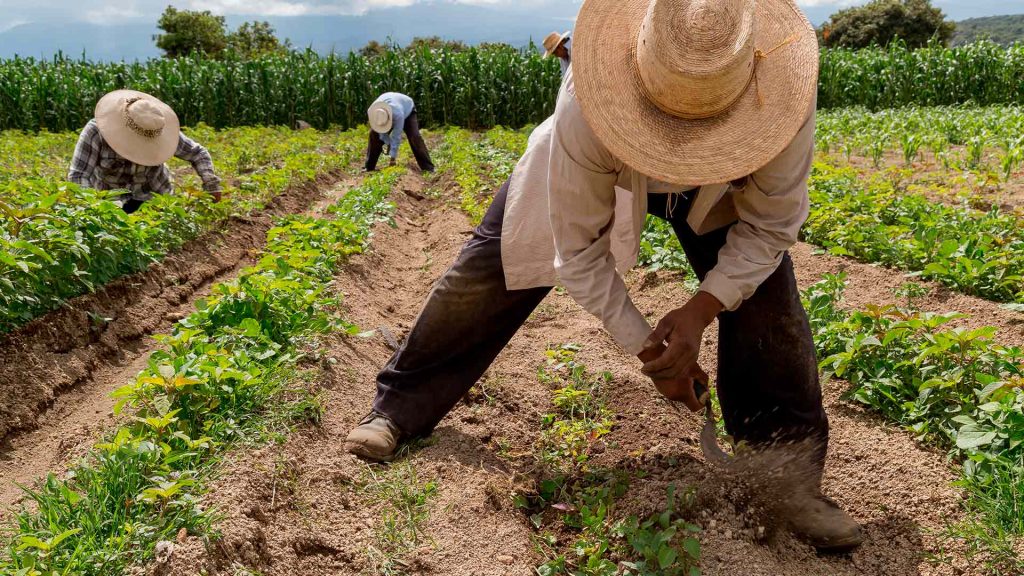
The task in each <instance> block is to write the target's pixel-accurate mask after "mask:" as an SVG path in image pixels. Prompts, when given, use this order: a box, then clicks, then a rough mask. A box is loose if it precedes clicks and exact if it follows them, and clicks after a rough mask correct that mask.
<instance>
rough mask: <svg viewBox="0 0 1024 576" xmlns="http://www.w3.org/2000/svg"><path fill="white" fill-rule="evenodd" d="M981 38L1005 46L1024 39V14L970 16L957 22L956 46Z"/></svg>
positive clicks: (954, 42) (954, 37)
mask: <svg viewBox="0 0 1024 576" xmlns="http://www.w3.org/2000/svg"><path fill="white" fill-rule="evenodd" d="M979 40H991V41H992V42H995V43H996V44H1001V45H1003V46H1009V45H1010V44H1013V43H1014V42H1021V41H1024V14H1014V15H1007V16H985V17H982V18H968V19H967V20H961V21H959V22H957V23H956V32H955V33H954V34H953V45H954V46H962V45H964V44H970V43H972V42H977V41H979Z"/></svg>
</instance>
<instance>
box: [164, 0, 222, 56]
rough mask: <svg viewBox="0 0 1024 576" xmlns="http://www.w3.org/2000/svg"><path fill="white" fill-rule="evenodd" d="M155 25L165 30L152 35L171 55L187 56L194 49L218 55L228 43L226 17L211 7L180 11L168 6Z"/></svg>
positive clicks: (202, 52) (165, 53)
mask: <svg viewBox="0 0 1024 576" xmlns="http://www.w3.org/2000/svg"><path fill="white" fill-rule="evenodd" d="M156 25H157V28H159V29H161V30H163V31H164V33H163V34H157V35H155V36H153V40H155V41H156V47H157V48H159V49H161V50H163V51H164V56H166V57H168V58H177V57H179V56H187V55H189V54H191V53H193V52H199V53H201V54H207V55H211V56H215V55H218V54H220V53H221V52H223V51H224V48H225V47H226V46H227V34H226V33H225V31H224V29H225V26H224V17H223V16H216V15H214V14H212V13H211V12H210V11H209V10H204V11H202V12H199V11H193V10H178V9H177V8H175V7H174V6H168V7H167V9H166V10H164V13H163V14H162V15H161V16H160V20H158V21H157V24H156Z"/></svg>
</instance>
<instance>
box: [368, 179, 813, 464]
mask: <svg viewBox="0 0 1024 576" xmlns="http://www.w3.org/2000/svg"><path fill="white" fill-rule="evenodd" d="M507 192H508V183H506V184H505V185H504V186H502V188H501V190H499V192H498V193H497V195H496V196H495V197H494V202H493V203H492V204H491V207H490V208H489V209H488V210H487V214H486V215H485V216H484V219H483V221H482V222H481V224H480V226H479V227H478V228H477V229H476V231H475V232H474V234H473V237H472V239H470V240H469V242H467V243H466V245H465V247H463V249H462V252H461V253H460V254H459V256H458V258H457V259H456V260H455V263H454V264H453V265H452V267H451V268H450V269H449V270H448V271H447V272H446V273H445V275H444V276H442V277H441V279H440V280H439V281H438V283H437V285H436V286H435V287H434V289H433V291H432V292H431V293H430V295H429V296H428V298H427V302H426V304H425V305H424V307H423V310H422V312H420V316H419V318H418V319H417V320H416V323H415V325H414V326H413V329H412V331H411V332H410V333H409V337H408V338H407V339H406V341H405V343H404V344H403V345H402V347H401V348H399V350H398V351H397V352H396V353H395V355H394V356H392V358H391V360H390V361H389V362H388V364H387V366H385V367H384V369H383V371H382V372H381V373H380V375H379V376H378V378H377V398H376V400H375V402H374V409H375V410H376V411H378V412H380V413H382V414H384V415H386V416H388V417H389V418H391V419H392V420H393V421H394V422H395V424H396V425H397V426H398V427H399V428H400V429H401V430H402V431H403V432H405V433H407V434H411V435H425V434H429V433H430V431H431V430H432V429H433V428H434V426H436V425H437V423H438V422H439V421H440V420H441V419H442V418H443V417H444V416H445V414H447V413H448V412H449V411H450V410H451V409H452V407H454V406H455V404H456V403H457V402H458V401H459V399H461V398H462V396H463V395H464V394H465V393H466V392H467V391H469V389H470V388H471V387H472V386H473V384H474V383H476V381H477V380H478V379H479V378H480V376H482V375H483V373H484V371H485V370H487V368H488V366H490V364H491V363H492V362H493V361H494V359H495V357H497V355H498V353H499V352H501V350H502V348H504V347H505V345H506V344H508V342H509V340H511V339H512V336H513V335H515V333H516V330H518V329H519V327H520V326H522V325H523V323H524V322H525V321H526V319H527V318H528V317H529V315H530V313H531V312H533V310H534V308H536V307H537V305H538V304H540V302H541V300H543V299H544V297H545V296H546V295H547V293H548V292H549V291H550V288H548V287H543V288H532V289H529V290H506V289H505V277H504V272H503V270H502V265H501V225H502V219H503V216H504V212H505V197H506V194H507ZM667 199H668V196H667V195H664V194H650V195H649V196H648V206H649V212H650V213H651V214H653V215H655V216H657V217H659V218H663V219H665V220H667V221H669V222H670V223H671V224H672V227H673V229H674V230H675V232H676V235H677V236H678V237H679V241H680V243H681V244H682V245H683V248H684V250H685V251H686V256H687V258H688V259H689V261H690V264H691V265H692V266H693V269H694V271H695V272H696V273H697V276H698V277H699V278H700V279H703V278H704V276H705V274H707V273H708V271H710V270H711V269H712V268H713V267H714V266H715V264H716V262H717V261H718V251H719V249H721V247H722V246H723V245H724V244H725V239H726V235H727V233H728V227H726V228H723V229H721V230H718V231H715V232H711V233H709V234H705V235H703V236H698V235H697V234H696V233H694V232H693V230H692V229H691V228H690V227H689V225H688V224H687V223H686V213H687V211H688V210H689V207H690V199H688V198H686V197H681V198H679V201H678V202H676V206H675V207H674V210H672V213H673V215H674V216H671V217H670V216H669V214H668V209H667V208H668V207H667ZM666 304H669V303H666ZM682 304H683V302H673V303H671V306H668V305H667V306H666V310H665V311H666V312H667V311H668V308H669V307H678V306H681V305H682ZM717 385H718V397H719V400H720V401H721V405H722V415H723V418H724V420H725V425H726V429H727V431H728V432H729V433H730V434H732V435H733V437H734V438H735V439H737V440H746V441H747V442H750V443H752V444H767V443H770V442H772V441H775V440H799V439H804V438H810V439H813V440H814V441H815V442H816V443H817V446H818V447H819V450H820V452H819V454H818V456H819V459H820V460H821V461H822V462H823V461H824V454H825V448H826V445H827V442H828V420H827V418H826V416H825V410H824V409H823V408H822V404H821V388H820V386H819V383H818V367H817V361H816V359H815V353H814V343H813V341H812V339H811V330H810V326H809V325H808V321H807V315H806V313H805V312H804V309H803V306H802V305H801V304H800V294H799V290H798V288H797V284H796V278H795V277H794V275H793V263H792V261H791V260H790V258H789V255H788V254H787V255H786V256H785V257H784V258H783V261H782V264H781V265H780V266H779V268H778V269H777V270H776V271H775V272H774V273H773V274H772V275H771V276H769V277H768V279H767V280H765V282H764V283H762V284H761V286H760V287H759V288H758V289H757V291H756V292H755V293H754V295H753V296H752V297H751V298H749V299H748V300H746V301H745V302H744V303H743V304H742V305H741V306H740V307H739V309H737V310H736V311H734V312H723V313H722V314H720V315H719V329H718V382H717Z"/></svg>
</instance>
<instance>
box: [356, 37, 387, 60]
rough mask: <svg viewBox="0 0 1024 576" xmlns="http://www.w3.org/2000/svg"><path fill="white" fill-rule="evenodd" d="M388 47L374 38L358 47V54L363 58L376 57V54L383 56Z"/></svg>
mask: <svg viewBox="0 0 1024 576" xmlns="http://www.w3.org/2000/svg"><path fill="white" fill-rule="evenodd" d="M388 50H390V48H389V47H388V45H387V44H382V43H380V42H377V41H376V40H370V41H369V42H367V43H366V46H363V47H362V48H360V49H359V55H360V56H362V57H364V58H376V57H377V56H383V55H385V54H387V53H388Z"/></svg>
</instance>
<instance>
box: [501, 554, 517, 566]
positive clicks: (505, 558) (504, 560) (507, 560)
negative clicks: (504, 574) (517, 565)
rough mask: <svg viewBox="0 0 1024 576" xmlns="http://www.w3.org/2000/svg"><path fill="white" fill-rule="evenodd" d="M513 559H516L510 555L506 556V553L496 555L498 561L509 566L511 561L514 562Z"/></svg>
mask: <svg viewBox="0 0 1024 576" xmlns="http://www.w3.org/2000/svg"><path fill="white" fill-rule="evenodd" d="M515 561H516V560H515V558H513V557H511V556H508V555H506V554H502V555H501V556H498V562H501V563H502V564H504V565H506V566H511V565H512V563H513V562H515Z"/></svg>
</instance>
